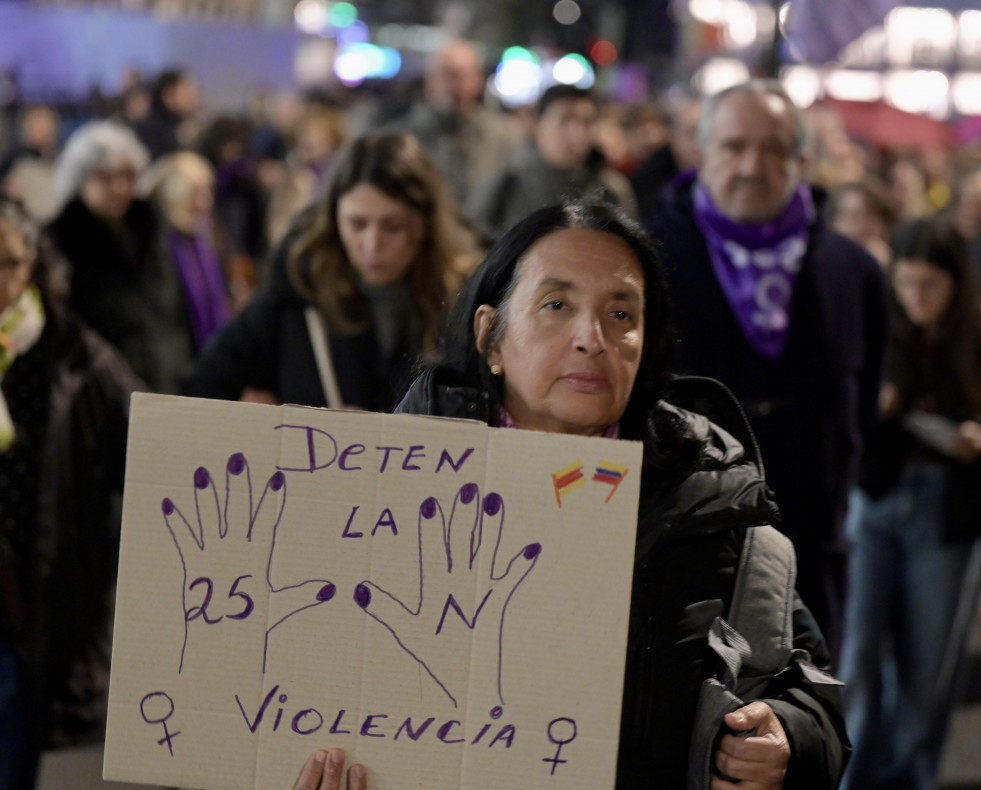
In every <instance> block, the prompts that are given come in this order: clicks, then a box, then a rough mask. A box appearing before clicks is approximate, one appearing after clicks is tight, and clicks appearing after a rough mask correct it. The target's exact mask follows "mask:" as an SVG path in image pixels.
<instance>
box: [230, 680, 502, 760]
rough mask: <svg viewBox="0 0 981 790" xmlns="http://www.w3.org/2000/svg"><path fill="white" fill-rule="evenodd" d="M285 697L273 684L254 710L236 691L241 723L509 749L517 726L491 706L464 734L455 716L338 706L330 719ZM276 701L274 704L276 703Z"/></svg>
mask: <svg viewBox="0 0 981 790" xmlns="http://www.w3.org/2000/svg"><path fill="white" fill-rule="evenodd" d="M288 702H289V697H288V695H287V694H285V693H280V686H279V685H275V686H273V687H272V688H271V689H270V690H269V691H268V692H267V693H266V696H265V698H264V699H263V700H262V703H261V704H260V705H259V707H258V708H257V709H255V710H254V711H251V712H250V710H247V709H246V706H245V705H243V704H242V700H241V698H240V697H239V695H238V694H236V695H235V703H236V705H237V706H238V709H239V712H240V713H241V714H242V721H243V723H244V725H245V727H246V728H247V729H248V730H249V732H251V733H252V734H255V733H257V732H260V731H271V732H292V733H295V734H296V735H313V734H314V733H317V732H320V731H321V730H323V731H324V732H325V733H329V734H331V735H357V736H359V737H362V738H391V739H392V740H393V741H400V740H404V741H414V742H417V741H419V740H421V739H423V738H426V739H427V740H432V741H440V742H442V743H446V744H459V743H466V744H468V745H470V746H476V745H478V744H483V745H485V746H487V747H489V748H493V747H495V746H499V747H501V748H504V749H510V748H511V746H512V745H513V744H514V739H515V736H516V735H517V730H516V728H515V726H514V725H513V724H502V723H499V722H498V721H497V720H498V719H500V718H501V717H502V715H503V714H504V709H503V708H501V707H500V706H498V707H495V708H494V709H493V710H491V712H490V718H491V719H492V720H493V721H491V722H487V723H486V724H484V725H483V726H482V727H481V728H480V729H479V730H478V731H477V732H476V734H474V735H465V733H464V725H463V722H461V721H459V720H457V719H446V720H443V719H439V720H438V719H437V717H435V716H428V717H425V718H422V717H415V718H413V717H412V716H406V717H395V718H393V717H390V716H389V715H388V714H385V713H371V714H367V715H358V714H351V713H349V711H347V710H345V709H343V708H342V709H340V710H338V711H337V712H336V714H334V717H333V719H330V717H329V716H326V717H325V716H324V714H323V713H322V712H321V711H320V710H318V709H317V708H313V707H308V708H303V709H299V710H298V709H296V707H295V706H294V707H293V708H292V709H290V708H289V707H287V706H288ZM277 703H278V704H277Z"/></svg>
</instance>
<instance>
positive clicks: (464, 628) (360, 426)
mask: <svg viewBox="0 0 981 790" xmlns="http://www.w3.org/2000/svg"><path fill="white" fill-rule="evenodd" d="M641 454H642V448H641V445H640V444H639V443H634V442H623V441H616V442H614V441H610V440H608V439H586V438H578V437H571V436H562V435H556V434H543V433H536V432H532V431H515V430H502V429H492V428H488V427H486V426H485V425H483V424H480V423H472V422H465V421H457V420H441V419H435V418H426V417H412V416H406V415H399V416H392V415H377V414H367V413H357V412H337V411H327V410H324V409H309V408H302V407H296V406H279V407H275V406H262V405H256V404H244V403H226V402H221V401H206V400H196V399H190V398H177V397H169V396H162V395H145V394H141V395H136V396H134V400H133V411H132V420H131V426H130V436H129V448H128V457H127V470H126V492H125V501H124V507H123V533H122V545H121V554H120V567H119V586H118V594H117V605H116V624H115V635H114V646H113V664H112V680H111V688H110V698H109V731H108V735H107V739H106V755H105V764H104V775H105V777H106V778H107V779H114V780H120V781H129V782H146V783H153V784H160V785H165V786H174V787H190V788H208V789H211V788H213V789H214V790H224V789H225V788H229V789H231V788H234V789H235V790H242V788H253V787H254V788H268V790H288V788H291V787H292V785H293V782H294V780H295V778H296V776H297V775H298V773H299V770H300V767H301V766H302V764H303V762H304V760H305V759H306V757H307V756H308V755H309V754H310V753H311V752H312V751H313V750H314V749H316V748H320V747H329V746H340V747H343V748H344V749H346V750H347V751H348V753H349V754H350V755H351V756H352V757H353V759H355V760H357V761H360V762H363V763H364V764H365V766H366V769H367V773H368V782H369V787H371V788H372V790H393V789H396V788H397V790H404V789H405V788H414V787H418V788H427V789H431V788H437V789H442V788H458V787H459V788H468V789H470V788H472V789H473V790H477V789H478V788H501V787H508V788H556V790H564V789H565V788H590V790H593V789H594V788H597V787H612V786H613V781H614V775H615V763H616V747H617V733H618V728H619V719H620V703H621V694H622V686H623V666H624V650H625V646H626V633H627V615H628V611H629V602H630V579H631V570H632V565H633V553H634V536H635V530H636V522H637V501H638V495H639V484H640V476H641V475H640V465H641Z"/></svg>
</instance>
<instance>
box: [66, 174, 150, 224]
mask: <svg viewBox="0 0 981 790" xmlns="http://www.w3.org/2000/svg"><path fill="white" fill-rule="evenodd" d="M135 194H136V170H135V169H134V168H133V166H132V165H131V164H130V163H129V162H126V161H125V160H117V161H115V162H109V163H107V164H104V165H102V166H100V167H97V168H95V169H94V170H92V171H90V172H89V174H88V175H87V176H86V177H85V180H84V181H83V182H82V187H81V189H80V190H79V197H80V198H81V199H82V202H83V203H84V204H85V206H86V208H88V210H89V211H91V212H92V213H93V214H95V215H96V216H97V217H101V218H102V219H105V220H109V221H110V222H118V221H119V220H121V219H122V218H123V217H124V216H126V212H127V211H129V207H130V205H131V204H132V203H133V198H134V196H135Z"/></svg>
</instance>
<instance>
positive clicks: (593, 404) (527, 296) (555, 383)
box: [474, 228, 644, 435]
mask: <svg viewBox="0 0 981 790" xmlns="http://www.w3.org/2000/svg"><path fill="white" fill-rule="evenodd" d="M517 278H518V279H517V282H516V283H515V287H514V291H513V293H512V295H511V298H510V301H509V302H508V304H507V311H506V312H507V315H506V318H505V321H506V324H505V327H504V335H503V337H502V338H501V340H500V343H499V345H498V346H497V347H496V348H491V347H489V343H490V341H491V334H492V333H491V330H492V328H493V326H494V324H495V321H496V320H497V317H496V311H495V309H494V308H493V307H491V306H489V305H482V306H481V307H480V308H478V310H477V313H476V314H475V316H474V332H475V334H476V337H477V347H478V349H479V350H480V351H481V352H482V353H484V354H485V356H486V358H487V362H488V364H490V365H500V366H501V368H502V369H503V376H504V405H505V408H507V410H508V412H509V413H510V414H511V417H512V418H513V420H514V422H515V425H517V426H518V427H519V428H527V429H532V430H539V431H551V432H553V433H574V434H582V435H599V434H602V433H603V432H604V431H605V430H606V429H607V428H608V427H609V426H610V425H612V424H613V423H614V422H616V421H617V420H619V419H620V417H621V416H622V415H623V412H624V410H625V409H626V407H627V401H628V400H629V399H630V393H631V392H632V391H633V387H634V381H635V379H636V378H637V370H638V368H639V366H640V357H641V352H642V351H643V343H644V274H643V270H642V268H641V265H640V262H639V261H638V260H637V256H636V255H635V254H634V252H633V250H632V249H631V248H630V246H629V245H628V244H627V243H626V242H624V241H623V240H622V239H620V238H619V237H617V236H613V235H611V234H608V233H601V232H599V231H593V230H585V229H579V228H573V229H567V230H560V231H556V232H554V233H550V234H549V235H547V236H544V237H543V238H541V239H539V240H538V241H537V242H536V243H535V244H533V245H532V246H531V247H530V248H529V249H528V251H527V253H526V254H525V256H524V258H522V260H521V262H520V263H519V265H518V272H517Z"/></svg>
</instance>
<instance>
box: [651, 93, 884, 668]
mask: <svg viewBox="0 0 981 790" xmlns="http://www.w3.org/2000/svg"><path fill="white" fill-rule="evenodd" d="M806 137H807V130H806V127H805V125H804V120H803V117H802V115H801V113H800V110H799V109H798V108H797V107H796V106H795V105H794V104H793V102H792V101H791V99H790V97H789V96H788V95H787V93H786V92H785V91H784V89H783V88H782V87H781V86H780V84H779V83H778V82H775V81H766V80H755V81H750V82H746V83H742V84H739V85H736V86H733V87H731V88H729V89H727V90H725V91H721V92H720V93H718V94H715V95H714V96H710V97H708V98H707V99H706V102H705V105H704V108H703V110H702V113H701V122H700V126H699V128H698V135H697V139H698V143H699V146H700V149H701V164H700V165H699V168H698V170H697V173H693V174H690V175H688V176H686V177H683V178H682V177H679V178H677V179H675V181H673V182H672V183H671V184H670V185H669V187H668V188H667V189H666V190H664V192H662V202H661V205H660V209H659V211H658V213H657V214H656V215H655V217H654V219H653V221H652V223H651V224H650V227H649V230H650V231H651V234H652V236H653V238H655V239H657V240H658V242H660V244H661V250H662V253H663V255H664V257H665V263H666V273H667V279H668V288H669V292H670V294H671V299H672V303H673V306H674V315H675V317H676V320H677V324H678V336H679V358H680V364H679V369H680V370H681V371H682V372H684V373H689V374H697V375H704V376H710V377H712V378H716V379H719V380H720V381H722V382H723V383H724V384H726V385H727V386H728V387H729V388H730V389H731V390H732V391H733V392H734V393H735V395H736V397H737V398H739V401H740V403H741V405H742V407H743V409H744V410H745V412H746V414H747V416H748V417H749V421H750V424H751V425H752V427H753V431H754V433H755V434H756V438H757V440H758V441H759V447H760V450H761V454H762V459H763V463H764V465H765V467H766V473H767V483H768V484H769V485H770V487H771V488H772V489H773V491H774V493H775V495H776V498H777V503H778V504H779V505H780V510H781V515H782V519H781V525H780V526H781V529H782V530H783V531H784V532H785V534H786V535H787V536H788V537H790V538H791V540H793V542H794V546H795V548H796V549H797V556H798V558H799V560H800V562H799V568H798V570H799V573H798V582H797V583H798V589H799V590H800V592H801V595H802V596H803V597H804V600H805V601H807V605H808V606H809V607H810V609H811V611H812V612H813V613H814V616H815V619H816V620H817V621H818V624H819V625H820V626H821V628H822V630H823V631H824V633H825V636H826V638H827V639H828V641H829V644H830V645H831V647H832V655H835V654H836V652H837V648H838V647H840V644H841V642H840V640H841V624H842V612H843V606H844V592H845V589H844V584H845V543H844V535H843V534H842V527H843V524H844V515H845V509H846V506H847V502H848V491H849V489H850V488H851V485H852V483H853V482H854V480H855V474H856V471H857V465H858V458H859V455H860V453H861V449H862V445H863V443H864V440H865V437H866V435H867V434H868V432H869V431H870V430H871V428H872V426H873V425H874V424H875V413H876V404H877V401H878V390H879V375H880V371H881V367H882V356H883V348H884V343H885V331H886V288H885V282H884V277H883V273H882V269H881V267H880V266H879V265H878V264H877V263H876V262H875V260H874V259H873V258H872V257H871V256H870V255H869V254H868V253H867V252H865V250H863V249H862V248H861V247H859V246H858V245H857V244H856V243H855V242H853V241H851V240H850V239H845V238H843V237H841V236H839V235H838V234H837V233H834V232H833V231H832V230H830V229H829V228H828V226H827V224H826V223H825V222H824V220H823V218H822V217H821V215H820V212H819V210H818V207H817V206H816V204H815V199H816V193H815V191H813V190H812V189H811V188H810V187H809V186H808V185H807V184H806V183H804V182H803V180H802V179H803V173H804V168H805V166H806V156H805V150H806Z"/></svg>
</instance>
